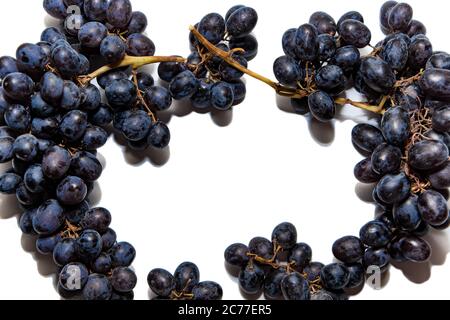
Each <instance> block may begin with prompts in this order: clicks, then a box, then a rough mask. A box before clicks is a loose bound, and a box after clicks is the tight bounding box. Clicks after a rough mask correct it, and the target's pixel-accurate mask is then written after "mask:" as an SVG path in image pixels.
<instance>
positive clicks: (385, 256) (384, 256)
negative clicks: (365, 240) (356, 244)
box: [363, 248, 391, 272]
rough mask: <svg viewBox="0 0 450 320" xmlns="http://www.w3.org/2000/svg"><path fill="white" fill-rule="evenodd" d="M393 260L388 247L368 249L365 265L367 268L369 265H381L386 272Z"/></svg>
mask: <svg viewBox="0 0 450 320" xmlns="http://www.w3.org/2000/svg"><path fill="white" fill-rule="evenodd" d="M390 262H391V257H390V255H389V252H388V251H387V249H384V248H383V249H372V248H370V249H367V250H366V252H365V254H364V258H363V265H364V267H365V268H368V267H379V268H380V269H381V272H384V271H386V270H387V268H388V267H389V264H390Z"/></svg>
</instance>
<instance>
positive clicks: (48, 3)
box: [43, 0, 67, 19]
mask: <svg viewBox="0 0 450 320" xmlns="http://www.w3.org/2000/svg"><path fill="white" fill-rule="evenodd" d="M43 6H44V9H45V11H47V13H48V14H49V15H51V16H52V17H53V18H56V19H64V18H65V16H66V14H67V13H66V6H65V4H64V1H63V0H44V4H43Z"/></svg>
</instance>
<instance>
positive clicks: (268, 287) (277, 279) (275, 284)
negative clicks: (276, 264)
mask: <svg viewBox="0 0 450 320" xmlns="http://www.w3.org/2000/svg"><path fill="white" fill-rule="evenodd" d="M287 275H288V274H287V272H286V269H285V268H279V269H275V270H272V271H270V272H269V273H268V274H267V276H266V277H265V279H264V298H266V299H267V300H282V299H284V296H283V291H282V290H281V282H282V281H283V279H284V278H285V277H286V276H287Z"/></svg>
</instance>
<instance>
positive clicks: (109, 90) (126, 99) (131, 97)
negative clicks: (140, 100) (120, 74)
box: [105, 79, 137, 108]
mask: <svg viewBox="0 0 450 320" xmlns="http://www.w3.org/2000/svg"><path fill="white" fill-rule="evenodd" d="M136 90H137V89H136V87H135V85H134V83H133V82H132V81H130V80H128V79H120V80H114V81H112V82H111V84H110V85H109V86H107V87H106V90H105V94H106V98H107V99H108V102H109V104H110V105H111V107H113V108H121V107H129V106H131V105H133V104H134V103H135V102H136V99H137V91H136Z"/></svg>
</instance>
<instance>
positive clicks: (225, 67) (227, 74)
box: [219, 54, 248, 82]
mask: <svg viewBox="0 0 450 320" xmlns="http://www.w3.org/2000/svg"><path fill="white" fill-rule="evenodd" d="M231 57H232V58H233V59H234V60H235V61H236V62H237V63H239V64H240V65H241V66H243V67H244V68H247V66H248V63H247V60H246V59H245V58H244V57H243V56H242V55H236V54H232V55H231ZM219 73H220V76H221V77H222V80H224V81H228V82H232V81H236V80H239V79H240V78H242V76H243V75H244V73H243V72H242V71H239V70H238V69H236V68H234V67H232V66H230V65H229V64H228V63H227V62H225V61H222V62H221V63H220V65H219Z"/></svg>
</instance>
